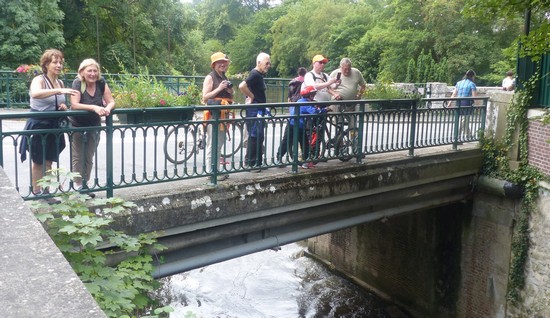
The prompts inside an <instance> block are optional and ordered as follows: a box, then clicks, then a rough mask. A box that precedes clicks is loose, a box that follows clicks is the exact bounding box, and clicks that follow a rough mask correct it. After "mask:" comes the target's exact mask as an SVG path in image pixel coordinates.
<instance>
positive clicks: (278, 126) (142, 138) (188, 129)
mask: <svg viewBox="0 0 550 318" xmlns="http://www.w3.org/2000/svg"><path fill="white" fill-rule="evenodd" d="M471 99H473V100H476V104H477V106H474V107H461V108H456V107H445V106H446V105H447V104H446V101H448V100H449V99H423V100H420V101H418V100H360V101H341V102H325V103H318V104H319V106H320V107H324V106H328V105H330V104H340V105H346V104H348V105H349V104H352V105H356V106H355V108H356V111H354V112H345V113H339V112H338V113H333V112H329V113H326V114H319V115H301V116H300V115H299V114H298V115H293V116H291V115H289V114H288V109H289V107H294V106H295V105H298V104H295V103H271V104H257V105H243V104H235V105H231V108H232V110H233V112H232V113H231V114H233V116H231V117H230V118H228V119H219V116H218V114H217V109H216V108H213V107H212V106H195V107H173V108H171V107H167V108H148V109H117V110H114V111H113V115H116V117H118V120H115V118H114V117H115V116H109V117H107V118H106V120H105V123H104V125H102V126H99V127H86V128H76V127H68V128H60V129H56V130H53V129H43V130H33V131H28V130H23V126H24V123H25V121H24V120H25V119H27V118H35V119H39V118H44V117H50V118H51V117H65V116H67V115H71V116H82V115H85V114H87V112H85V111H67V112H20V113H3V114H0V122H1V124H2V125H1V129H0V138H1V140H2V142H3V147H2V149H0V165H1V166H2V167H3V168H4V171H5V172H6V174H7V175H8V177H9V178H10V179H11V180H12V182H13V184H14V186H15V187H16V189H17V190H18V191H19V192H20V193H21V195H22V197H23V198H25V199H33V198H37V197H36V196H33V195H32V193H31V189H32V188H31V179H32V175H31V174H32V169H31V163H30V160H29V159H27V160H26V161H24V162H21V161H20V153H19V152H18V151H19V150H20V143H21V141H22V140H23V139H25V138H30V136H31V135H35V136H38V138H41V137H42V136H46V135H47V134H55V135H57V136H61V137H59V138H64V139H65V141H66V144H67V147H66V148H65V150H64V151H62V152H61V154H60V158H59V162H58V163H55V164H54V166H53V168H63V169H65V170H70V169H71V168H70V167H71V157H72V151H71V144H72V143H73V135H74V134H75V133H76V132H83V131H94V132H97V133H99V134H100V136H101V138H100V140H101V142H100V143H99V145H98V147H97V151H96V154H95V156H94V164H93V169H92V173H91V177H90V181H89V182H88V184H87V185H86V186H87V188H88V189H87V190H86V191H93V192H98V191H104V192H106V195H107V196H112V195H113V192H114V190H116V189H122V188H129V187H135V186H142V185H148V184H158V183H164V182H173V181H179V180H189V179H196V178H204V179H205V182H209V183H211V184H212V185H215V184H216V183H217V182H218V178H219V176H220V175H221V174H235V173H242V172H245V171H250V170H252V169H255V168H257V167H251V166H249V165H248V164H247V159H246V154H247V151H250V150H251V149H248V150H247V140H248V139H247V137H246V134H247V132H246V131H247V130H248V129H247V127H248V128H250V127H251V126H253V125H257V127H261V131H262V132H263V134H264V136H265V140H264V142H263V143H261V144H257V145H256V147H257V149H256V150H257V151H260V150H261V149H262V150H263V151H264V156H263V158H261V160H260V162H261V167H260V168H261V169H267V168H272V167H287V168H288V169H289V170H291V171H292V172H298V170H299V169H301V168H300V166H301V165H303V164H308V163H311V164H315V163H318V162H321V161H329V160H336V161H351V162H357V163H360V162H362V161H364V160H366V159H367V158H368V156H369V155H372V154H378V153H387V152H395V151H407V152H408V154H409V155H411V156H412V155H414V152H415V150H416V149H419V148H428V147H437V146H442V145H452V148H453V149H457V147H458V146H459V145H460V144H461V143H463V142H472V141H477V140H479V136H480V134H481V133H482V132H483V131H484V129H485V113H486V107H487V101H488V98H471ZM374 106H377V109H378V110H372V109H373V107H374ZM426 106H429V107H426ZM252 107H261V109H264V108H267V109H270V110H271V115H266V116H264V117H245V113H246V110H247V109H249V108H252ZM204 110H212V112H213V118H211V119H210V120H207V121H205V120H202V119H201V118H200V116H199V117H197V116H193V114H195V115H200V114H202V112H203V111H204ZM159 116H163V117H164V118H160V119H159V118H158V117H159ZM465 118H466V119H468V122H467V123H466V124H465V125H464V126H463V127H464V128H468V129H461V125H462V123H463V122H464V119H465ZM291 119H292V120H293V121H294V122H299V120H300V119H302V120H305V122H306V123H308V124H306V126H305V134H306V135H305V136H307V137H305V136H304V135H301V136H298V128H297V125H294V126H293V127H292V129H294V132H295V134H294V138H293V139H289V141H288V144H287V146H288V147H289V153H287V154H285V155H284V156H278V155H277V154H278V150H279V147H280V145H281V137H282V136H283V134H284V132H285V130H286V129H287V125H288V123H289V121H290V120H291ZM159 120H160V121H159ZM258 125H259V126H258ZM208 126H210V127H212V135H213V136H217V135H218V134H224V135H225V137H226V138H225V139H226V142H225V143H224V144H223V145H221V151H220V153H219V154H213V155H212V158H213V160H212V164H211V165H210V166H207V164H206V162H207V155H206V151H205V147H204V141H205V139H204V135H203V132H204V131H205V128H206V127H208ZM313 135H315V136H316V138H315V139H316V140H317V142H311V140H312V139H313ZM299 138H307V140H308V143H307V144H308V145H309V146H308V147H309V148H308V149H309V156H307V157H305V158H302V157H304V156H302V155H301V154H302V153H303V152H302V151H301V150H300V149H299V146H298V144H299V140H298V139H299ZM217 140H218V139H217V138H213V147H214V148H213V149H217V147H216V146H217V145H216V143H217ZM42 147H45V143H44V144H43V146H42ZM248 147H249V148H250V147H251V146H250V145H248ZM214 152H215V151H214ZM278 157H281V158H278ZM220 160H221V161H223V163H222V164H219V162H220ZM44 172H45V171H44ZM60 181H61V185H60V187H59V189H50V190H51V192H52V193H55V192H56V191H69V190H74V188H75V185H74V184H73V182H72V180H60ZM63 181H64V182H63ZM85 188H86V187H85Z"/></svg>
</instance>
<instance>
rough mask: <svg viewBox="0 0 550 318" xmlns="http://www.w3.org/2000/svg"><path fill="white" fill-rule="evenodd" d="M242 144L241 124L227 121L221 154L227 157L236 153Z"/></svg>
mask: <svg viewBox="0 0 550 318" xmlns="http://www.w3.org/2000/svg"><path fill="white" fill-rule="evenodd" d="M242 146H243V124H242V123H238V122H232V123H228V124H227V125H226V130H225V144H224V145H223V146H222V150H221V156H222V157H224V158H229V157H231V156H233V155H234V154H236V153H237V152H238V151H239V150H240V149H241V147H242Z"/></svg>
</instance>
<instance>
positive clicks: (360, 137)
mask: <svg viewBox="0 0 550 318" xmlns="http://www.w3.org/2000/svg"><path fill="white" fill-rule="evenodd" d="M359 111H360V112H361V114H360V115H359V122H358V127H357V132H355V133H356V134H357V145H356V147H357V163H361V162H362V161H363V157H364V154H363V149H364V148H363V132H365V102H361V103H359ZM350 122H351V119H350Z"/></svg>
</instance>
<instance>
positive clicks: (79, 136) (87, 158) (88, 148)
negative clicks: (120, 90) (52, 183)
mask: <svg viewBox="0 0 550 318" xmlns="http://www.w3.org/2000/svg"><path fill="white" fill-rule="evenodd" d="M72 87H73V89H74V90H75V91H76V94H74V95H72V96H71V109H72V110H86V111H88V114H87V115H85V116H71V117H69V121H70V122H71V125H72V126H73V127H97V126H101V117H106V116H109V115H110V114H111V111H112V110H113V109H114V108H115V100H114V98H113V95H112V93H111V89H110V88H109V85H107V82H106V81H105V79H104V78H103V77H101V68H100V66H99V63H97V62H96V61H95V60H94V59H85V60H84V61H82V62H81V63H80V66H79V67H78V74H77V75H76V78H75V79H74V81H73V85H72ZM98 144H99V131H98V130H85V131H75V132H73V133H72V141H71V166H72V171H73V172H78V173H79V174H80V177H77V178H74V180H73V182H74V188H75V190H77V191H80V190H82V189H87V188H88V186H89V185H88V182H89V181H90V176H91V173H92V167H93V164H94V155H95V153H96V150H97V145H98ZM83 180H84V183H83ZM88 195H89V196H90V197H92V198H93V197H95V194H94V193H93V192H90V193H88Z"/></svg>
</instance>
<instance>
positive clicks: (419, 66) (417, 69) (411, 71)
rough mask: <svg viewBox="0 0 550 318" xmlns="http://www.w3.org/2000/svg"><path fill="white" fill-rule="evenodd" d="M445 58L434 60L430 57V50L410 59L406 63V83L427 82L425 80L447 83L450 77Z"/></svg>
mask: <svg viewBox="0 0 550 318" xmlns="http://www.w3.org/2000/svg"><path fill="white" fill-rule="evenodd" d="M447 68H448V66H447V60H446V59H443V60H442V61H441V62H439V63H438V62H436V61H435V60H434V59H433V57H432V51H431V50H430V51H429V52H428V53H424V50H422V52H420V55H419V56H418V58H417V59H416V62H415V61H414V60H412V59H411V60H410V61H409V64H408V65H407V77H406V79H405V80H406V82H407V83H427V82H443V83H449V82H450V81H449V80H450V78H449V76H448V75H447Z"/></svg>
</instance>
